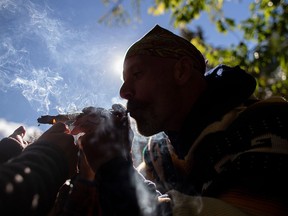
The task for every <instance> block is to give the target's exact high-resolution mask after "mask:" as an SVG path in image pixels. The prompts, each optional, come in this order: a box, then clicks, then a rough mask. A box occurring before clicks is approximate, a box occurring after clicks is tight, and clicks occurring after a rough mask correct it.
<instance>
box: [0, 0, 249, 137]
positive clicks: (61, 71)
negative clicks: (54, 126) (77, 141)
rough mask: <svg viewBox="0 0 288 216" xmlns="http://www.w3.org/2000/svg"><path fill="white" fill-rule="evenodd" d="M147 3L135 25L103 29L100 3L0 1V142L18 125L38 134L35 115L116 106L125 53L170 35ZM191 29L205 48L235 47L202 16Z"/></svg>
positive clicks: (242, 7) (237, 6) (235, 6)
mask: <svg viewBox="0 0 288 216" xmlns="http://www.w3.org/2000/svg"><path fill="white" fill-rule="evenodd" d="M96 2H97V3H96ZM125 2H127V4H129V3H130V1H125ZM145 2H147V1H145ZM152 2H153V1H152V0H151V1H150V2H149V1H148V2H147V3H145V5H143V6H142V9H143V11H142V14H141V16H142V21H141V22H140V23H135V22H134V23H132V24H131V25H128V26H121V27H119V26H112V27H109V26H105V25H104V24H99V23H98V22H97V20H98V19H99V18H100V17H101V16H102V15H104V14H105V13H106V12H107V11H108V9H109V8H107V7H105V6H104V5H103V4H102V3H101V1H95V0H86V1H78V0H60V1H58V0H50V1H49V0H46V1H45V0H0V100H1V106H0V138H1V137H4V136H7V135H8V134H10V133H12V132H13V131H14V129H16V128H17V127H18V125H24V126H27V127H35V128H38V129H40V130H45V129H46V128H47V126H46V125H41V126H38V124H37V118H38V117H40V116H41V115H46V114H51V115H52V114H58V113H67V112H73V111H79V110H81V109H82V108H84V107H86V106H100V107H105V108H110V107H111V105H112V104H113V103H115V102H120V98H119V95H118V90H119V88H120V86H121V82H122V81H121V75H120V74H121V70H122V68H121V67H122V65H121V61H122V58H123V56H124V54H125V51H126V50H127V48H128V47H129V46H130V45H131V44H132V43H133V42H135V41H136V40H138V39H139V38H140V37H141V36H143V35H144V34H145V33H146V32H148V31H149V30H150V29H151V28H153V27H154V26H155V24H159V25H161V26H162V27H165V28H168V29H169V30H171V31H173V32H175V33H178V32H177V31H176V30H174V29H173V27H172V25H171V23H170V18H169V16H168V15H165V16H160V17H153V16H151V15H147V13H146V11H147V5H150V4H151V3H152ZM240 2H241V1H240ZM244 2H245V3H244ZM249 2H251V1H242V2H241V3H239V1H237V0H234V1H233V0H230V1H226V3H227V4H226V5H227V6H226V11H227V13H230V14H231V16H232V17H233V16H234V18H235V12H237V14H239V16H238V15H237V16H238V17H241V16H244V15H245V14H247V12H248V3H249ZM128 7H130V6H129V5H128ZM196 25H201V26H202V27H203V28H204V31H205V36H206V38H207V40H208V41H209V42H210V43H213V44H217V45H225V44H227V43H231V42H232V43H233V42H234V41H237V40H238V38H237V37H235V36H234V35H228V36H226V37H224V36H220V37H219V35H217V34H216V33H215V29H214V27H213V26H212V25H211V24H210V23H209V21H208V19H207V17H205V16H204V17H203V18H202V17H201V19H200V20H197V21H195V23H194V24H193V26H196ZM193 26H192V27H193ZM10 123H11V124H10ZM10 125H11V127H10Z"/></svg>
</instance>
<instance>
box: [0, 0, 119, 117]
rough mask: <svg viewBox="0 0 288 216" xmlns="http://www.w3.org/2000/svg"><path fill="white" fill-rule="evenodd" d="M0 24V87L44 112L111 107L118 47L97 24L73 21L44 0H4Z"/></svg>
mask: <svg viewBox="0 0 288 216" xmlns="http://www.w3.org/2000/svg"><path fill="white" fill-rule="evenodd" d="M51 4H52V3H51ZM0 23H1V28H0V41H1V42H0V91H7V90H9V89H17V90H18V91H21V93H22V94H23V96H24V97H25V98H26V99H27V100H28V101H29V103H30V104H31V107H32V108H33V109H35V110H36V111H38V112H41V113H48V112H50V111H51V110H57V111H58V112H60V113H64V112H74V111H77V110H81V109H82V108H83V107H86V106H98V105H101V106H102V107H108V106H110V104H111V101H109V100H107V98H115V95H116V94H117V93H118V92H117V91H118V88H119V87H120V82H121V80H120V78H119V77H118V79H119V80H116V79H115V78H111V76H113V73H112V69H111V66H110V65H111V63H110V62H111V61H113V53H114V51H115V49H116V48H115V46H113V45H111V44H105V43H103V42H99V38H101V35H97V34H100V33H99V32H97V31H96V29H95V28H94V29H93V28H92V29H89V27H87V26H84V27H75V26H73V25H72V24H71V23H69V22H68V21H67V20H64V19H63V17H61V16H60V15H59V11H56V10H55V9H54V8H53V7H52V6H51V5H48V3H47V2H45V1H26V0H25V1H24V0H23V1H21V0H17V1H16V0H4V1H3V0H1V1H0ZM107 56H111V57H110V59H108V58H107ZM108 60H109V61H110V62H108ZM104 75H105V76H104ZM107 75H108V77H107ZM109 76H110V77H109ZM107 79H109V80H107ZM107 83H110V84H111V85H110V86H109V85H107ZM115 84H116V85H115ZM113 100H115V99H113Z"/></svg>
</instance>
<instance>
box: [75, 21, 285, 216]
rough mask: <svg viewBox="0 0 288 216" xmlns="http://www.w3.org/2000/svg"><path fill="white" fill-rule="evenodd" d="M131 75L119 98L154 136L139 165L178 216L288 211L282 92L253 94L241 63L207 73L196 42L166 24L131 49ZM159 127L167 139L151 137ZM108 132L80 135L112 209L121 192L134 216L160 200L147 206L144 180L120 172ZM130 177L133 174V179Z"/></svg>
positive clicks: (120, 160) (121, 160)
mask: <svg viewBox="0 0 288 216" xmlns="http://www.w3.org/2000/svg"><path fill="white" fill-rule="evenodd" d="M123 80H124V83H123V85H122V87H121V89H120V96H121V97H122V98H124V99H126V100H127V111H128V113H129V114H130V116H131V117H132V118H134V119H135V120H136V123H137V128H138V131H139V132H140V133H141V134H142V135H144V136H151V140H150V142H149V143H148V145H147V146H146V148H145V149H144V154H143V156H144V157H143V163H142V164H141V165H140V166H139V168H138V170H139V172H141V173H142V174H143V176H144V177H145V178H146V179H148V180H151V181H152V182H154V183H155V184H156V189H157V190H158V191H160V192H161V193H162V194H168V195H169V198H170V199H171V207H172V211H173V215H213V216H215V215H233V216H234V215H287V213H288V210H287V206H288V205H287V204H288V203H287V199H286V195H287V192H288V187H287V183H286V182H287V177H286V175H285V172H286V170H287V168H288V133H287V128H288V119H287V118H288V113H287V112H288V103H287V101H286V100H285V99H284V98H281V97H275V98H271V99H267V100H263V101H261V100H258V99H256V98H255V97H253V92H254V90H255V87H256V81H255V79H254V78H253V77H252V76H251V75H249V74H247V73H246V72H245V71H243V70H242V69H241V68H240V67H238V66H236V67H228V66H225V65H219V66H218V67H216V68H215V69H212V70H210V71H206V64H205V59H204V58H203V56H202V54H201V53H200V52H199V50H197V48H196V47H194V46H193V45H192V44H191V43H190V42H188V41H186V40H185V39H183V38H181V37H179V36H177V35H175V34H173V33H172V32H170V31H168V30H166V29H164V28H162V27H160V26H158V25H156V26H155V27H154V28H153V29H152V30H151V31H150V32H148V33H147V34H146V35H145V36H144V37H143V38H141V39H140V40H139V41H137V42H136V43H135V44H133V45H132V46H131V47H130V48H129V50H128V51H127V53H126V56H125V60H124V70H123ZM83 122H86V123H87V121H83ZM83 122H82V123H83ZM83 124H84V123H83ZM77 127H80V128H81V124H78V125H77V124H76V128H77ZM161 132H164V136H162V138H159V139H158V138H157V137H158V136H153V135H158V134H159V133H161ZM112 134H113V132H112ZM97 137H99V136H97ZM102 138H104V142H103V141H101V140H99V139H98V138H97V139H96V140H95V137H94V136H92V135H89V133H88V134H86V135H85V137H84V138H83V139H82V140H81V142H82V145H83V148H84V152H85V153H86V156H87V159H88V161H89V163H90V165H91V166H92V168H93V169H94V171H95V173H97V174H96V176H98V177H97V178H96V180H97V183H98V184H99V182H101V178H102V183H100V185H101V184H102V185H104V186H105V187H104V188H105V189H107V191H108V192H109V193H105V190H102V192H100V196H103V197H104V199H105V200H106V201H107V200H108V201H109V200H110V199H111V200H113V201H111V202H110V204H111V205H110V206H113V205H115V203H116V204H117V201H115V197H114V199H113V192H114V195H115V196H116V197H117V198H118V201H119V203H126V205H125V206H124V207H123V206H122V210H123V209H126V210H127V211H126V213H127V214H128V215H129V208H132V209H139V208H140V209H141V208H142V209H143V208H144V209H145V206H146V208H148V207H149V205H150V204H151V200H152V201H153V199H150V200H149V201H147V202H146V205H145V204H144V205H143V200H145V199H144V196H143V193H138V191H137V190H138V189H137V185H139V184H140V183H139V182H140V181H135V182H136V184H133V183H132V182H133V181H132V182H131V179H130V177H129V176H131V174H130V172H127V171H126V172H124V173H122V175H121V172H122V171H123V170H128V169H131V167H132V165H131V164H130V165H129V163H127V162H126V163H125V157H124V156H123V154H122V153H121V151H115V149H113V148H115V146H114V145H113V144H112V143H115V145H116V146H117V143H116V142H115V141H114V142H113V140H110V141H112V142H108V143H109V145H103V143H104V144H105V143H106V144H107V141H109V139H106V137H105V136H104V137H102ZM101 143H102V144H101ZM101 146H102V147H101ZM104 146H105V147H106V148H104ZM113 146H114V147H113ZM118 146H119V145H118ZM110 148H111V150H113V151H111V152H112V154H109V152H110V151H109V149H110ZM123 149H126V150H127V148H123ZM93 151H94V152H95V154H97V156H98V157H97V158H95V157H94V158H93V154H92V152H93ZM124 155H127V154H124ZM126 161H127V160H126ZM113 167H114V168H113ZM131 170H132V169H131ZM99 176H100V177H99ZM116 177H117V178H116ZM128 177H129V178H128ZM125 178H127V179H130V180H129V181H127V182H126V183H127V184H126V185H125ZM99 179H100V180H99ZM103 179H105V181H106V182H108V180H109V184H110V189H109V184H107V183H106V184H105V183H103V182H104V181H103ZM121 179H122V180H121ZM123 185H125V187H122V186H123ZM127 185H128V186H127ZM131 185H132V186H131ZM117 186H118V187H117ZM99 188H103V187H102V186H101V187H100V186H99ZM111 188H113V190H111ZM123 188H125V190H122V189H123ZM126 189H128V190H129V193H127V192H125V191H127V190H126ZM152 190H153V189H152ZM112 191H113V192H112ZM144 191H146V190H145V189H144ZM101 194H102V195H101ZM131 194H132V195H133V196H131ZM135 194H136V195H135ZM139 194H140V195H139ZM127 197H129V198H130V201H131V202H128V204H127V202H124V200H125V199H126V198H127ZM134 199H137V200H138V207H137V202H136V203H135V202H132V201H133V200H134ZM128 200H129V199H128ZM141 201H142V203H141ZM166 201H167V200H166ZM129 203H130V205H129ZM135 206H136V207H135ZM139 206H140V207H139ZM134 207H135V208H134ZM104 209H105V208H104ZM111 209H112V207H111ZM116 209H117V208H116ZM155 209H157V208H154V210H155ZM166 210H167V209H165V208H164V211H163V212H164V213H163V212H161V213H157V214H158V215H162V214H163V215H165V214H167V211H166ZM123 212H125V211H123ZM168 212H169V210H168ZM153 213H155V211H154V212H153ZM108 215H109V214H108ZM113 215H117V211H116V212H115V211H114V214H113ZM130 215H133V214H130ZM134 215H136V214H134ZM137 215H139V214H137ZM140 215H145V214H140ZM146 215H149V214H146ZM150 215H152V214H150Z"/></svg>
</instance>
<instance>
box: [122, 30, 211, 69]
mask: <svg viewBox="0 0 288 216" xmlns="http://www.w3.org/2000/svg"><path fill="white" fill-rule="evenodd" d="M135 55H150V56H159V57H162V58H175V59H180V58H182V57H184V56H188V57H190V58H191V59H192V60H193V62H195V63H196V64H195V67H196V68H198V70H199V71H200V72H202V73H203V74H204V73H205V70H206V63H205V59H204V57H203V55H202V54H201V52H200V51H199V50H198V49H197V48H196V47H195V46H194V45H193V44H192V43H190V42H189V41H188V40H186V39H184V38H182V37H180V36H178V35H176V34H174V33H172V32H171V31H169V30H167V29H164V28H162V27H160V26H159V25H156V26H155V27H154V28H153V29H152V30H150V31H149V32H148V33H147V34H146V35H144V36H143V37H142V38H141V39H140V40H138V41H137V42H136V43H134V44H133V45H132V46H131V47H130V48H129V49H128V51H127V53H126V56H125V59H127V58H129V57H131V56H135Z"/></svg>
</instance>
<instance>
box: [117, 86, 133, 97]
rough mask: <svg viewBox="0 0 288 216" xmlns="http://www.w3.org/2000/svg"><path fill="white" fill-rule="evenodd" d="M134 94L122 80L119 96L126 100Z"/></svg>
mask: <svg viewBox="0 0 288 216" xmlns="http://www.w3.org/2000/svg"><path fill="white" fill-rule="evenodd" d="M133 96H134V91H133V90H132V88H131V87H130V86H129V85H128V83H126V82H124V83H123V84H122V86H121V88H120V97H121V98H123V99H126V100H129V99H131V98H132V97H133Z"/></svg>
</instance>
